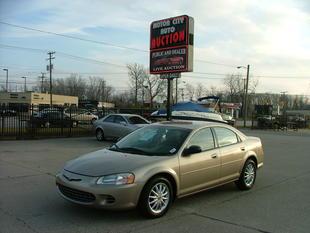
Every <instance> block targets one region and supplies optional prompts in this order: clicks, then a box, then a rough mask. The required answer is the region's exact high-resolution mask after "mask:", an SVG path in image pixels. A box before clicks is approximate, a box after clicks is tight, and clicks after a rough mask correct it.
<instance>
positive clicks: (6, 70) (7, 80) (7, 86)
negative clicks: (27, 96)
mask: <svg viewBox="0 0 310 233" xmlns="http://www.w3.org/2000/svg"><path fill="white" fill-rule="evenodd" d="M3 70H4V71H5V72H6V82H5V84H6V85H5V86H6V92H9V69H3Z"/></svg>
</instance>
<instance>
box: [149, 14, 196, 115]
mask: <svg viewBox="0 0 310 233" xmlns="http://www.w3.org/2000/svg"><path fill="white" fill-rule="evenodd" d="M150 35H151V38H150V74H160V78H163V79H167V82H168V85H167V86H168V89H167V120H171V82H172V81H173V79H174V78H179V77H180V73H181V72H190V71H193V45H194V19H193V18H192V17H189V16H187V15H181V16H177V17H172V18H168V19H162V20H158V21H154V22H152V23H151V33H150Z"/></svg>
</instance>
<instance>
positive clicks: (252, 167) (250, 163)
mask: <svg viewBox="0 0 310 233" xmlns="http://www.w3.org/2000/svg"><path fill="white" fill-rule="evenodd" d="M256 169H257V168H256V163H255V162H254V160H253V159H248V160H247V161H246V162H245V164H244V166H243V169H242V172H241V175H240V177H239V180H238V181H236V182H235V183H236V185H237V187H238V188H239V189H240V190H249V189H251V188H252V187H253V186H254V183H255V180H256Z"/></svg>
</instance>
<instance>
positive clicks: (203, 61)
mask: <svg viewBox="0 0 310 233" xmlns="http://www.w3.org/2000/svg"><path fill="white" fill-rule="evenodd" d="M195 61H198V62H202V63H208V64H213V65H219V66H227V67H233V68H236V67H237V66H234V65H228V64H223V63H217V62H212V61H206V60H201V59H195Z"/></svg>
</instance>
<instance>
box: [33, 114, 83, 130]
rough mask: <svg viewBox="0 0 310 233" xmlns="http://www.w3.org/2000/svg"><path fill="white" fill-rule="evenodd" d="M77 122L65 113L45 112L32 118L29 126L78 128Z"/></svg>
mask: <svg viewBox="0 0 310 233" xmlns="http://www.w3.org/2000/svg"><path fill="white" fill-rule="evenodd" d="M77 123H78V122H77V121H76V120H74V119H71V118H70V117H68V116H67V115H66V114H64V112H63V111H43V112H39V113H38V114H36V115H35V116H32V117H31V118H30V120H29V126H31V127H35V128H39V127H46V128H50V127H64V128H69V127H71V128H73V127H76V126H77Z"/></svg>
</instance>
